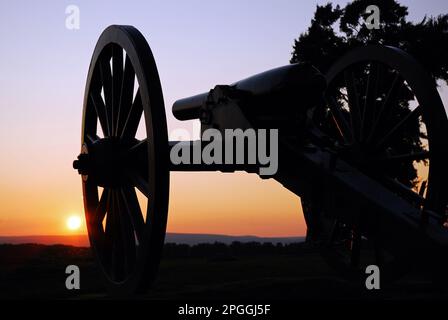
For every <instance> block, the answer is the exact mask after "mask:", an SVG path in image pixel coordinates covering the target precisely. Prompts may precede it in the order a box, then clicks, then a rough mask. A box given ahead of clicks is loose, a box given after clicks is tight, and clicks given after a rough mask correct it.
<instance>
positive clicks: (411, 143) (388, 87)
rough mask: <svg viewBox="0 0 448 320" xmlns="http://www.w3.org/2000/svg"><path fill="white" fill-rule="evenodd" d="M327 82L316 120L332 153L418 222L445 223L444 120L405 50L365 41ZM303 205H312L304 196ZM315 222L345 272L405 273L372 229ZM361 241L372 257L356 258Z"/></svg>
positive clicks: (330, 256)
mask: <svg viewBox="0 0 448 320" xmlns="http://www.w3.org/2000/svg"><path fill="white" fill-rule="evenodd" d="M327 82H328V90H327V94H326V101H327V104H326V107H324V108H323V109H322V110H320V112H318V113H317V114H316V117H315V121H316V123H317V124H318V125H319V126H320V127H321V128H322V130H323V131H325V132H326V133H327V134H328V135H329V136H330V137H331V138H332V139H333V141H334V143H335V146H336V147H335V148H336V149H337V150H338V154H340V155H341V157H342V158H344V160H346V161H348V162H349V163H351V164H352V165H354V166H356V167H357V168H359V169H361V170H362V171H364V172H365V173H366V174H367V175H369V176H370V177H372V178H374V179H376V180H378V181H379V182H381V183H382V184H383V185H385V186H387V187H388V188H389V190H391V191H392V192H394V193H396V194H398V195H400V196H401V197H403V198H405V199H406V200H407V201H409V202H410V203H413V204H414V206H416V207H417V208H419V209H421V210H422V212H423V214H422V221H423V222H425V221H427V220H428V216H429V215H430V214H432V213H436V214H437V215H435V216H436V218H437V220H438V222H443V221H444V220H445V208H446V205H447V196H446V190H445V188H444V186H443V181H445V179H446V177H447V170H446V169H445V168H444V167H443V163H447V160H448V159H447V155H446V152H445V151H446V150H447V147H448V145H447V141H446V137H447V133H448V132H447V129H448V126H447V124H448V121H447V118H446V114H445V110H444V108H443V104H442V102H441V99H440V96H439V95H438V93H437V90H436V88H435V82H434V80H433V79H432V78H431V77H430V76H429V75H428V74H427V73H426V72H425V71H424V70H423V68H422V67H421V66H420V65H419V64H418V63H417V62H416V61H415V60H414V59H413V58H411V57H410V56H409V55H408V54H406V53H405V52H403V51H401V50H399V49H396V48H391V47H384V46H367V47H363V48H359V49H356V50H354V51H352V52H350V53H348V54H347V55H346V56H344V57H343V58H342V59H340V60H339V61H338V62H337V63H336V64H335V65H334V66H333V67H332V68H331V69H330V70H329V72H328V74H327ZM423 140H424V141H423ZM423 161H424V162H423ZM304 207H306V208H308V209H310V207H313V205H312V204H311V205H310V204H309V203H306V201H305V205H304ZM325 215H326V216H330V217H331V213H330V214H328V213H325ZM321 224H322V225H324V226H322V229H323V230H325V231H323V233H324V234H325V235H324V238H325V240H326V242H327V243H326V250H325V251H324V253H325V256H326V258H327V260H330V261H329V262H330V264H332V265H333V266H335V267H336V268H338V269H339V270H340V271H342V272H343V273H345V274H346V275H350V276H356V277H357V276H359V275H361V274H362V275H364V266H365V265H368V264H380V265H382V266H384V267H385V268H386V272H387V276H389V277H391V278H393V277H395V274H394V273H395V272H396V271H398V273H399V274H402V273H403V270H402V269H401V270H400V269H399V268H402V267H403V264H402V263H399V262H400V260H401V262H404V260H405V258H406V256H407V253H406V252H401V253H394V254H391V253H389V252H387V251H386V250H384V246H383V245H382V244H381V243H378V242H377V241H376V235H375V234H366V233H365V232H364V230H359V226H357V225H354V224H353V223H350V224H347V223H344V222H343V221H340V220H336V219H333V220H332V219H327V220H326V221H321ZM366 244H367V246H368V247H370V248H371V250H370V253H371V254H372V253H373V255H374V257H373V259H372V258H363V257H362V256H363V249H362V248H363V247H366ZM364 251H366V250H364ZM364 255H365V252H364ZM386 260H387V262H386ZM398 266H400V267H399V268H397V267H398Z"/></svg>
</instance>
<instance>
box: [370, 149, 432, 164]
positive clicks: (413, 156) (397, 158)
mask: <svg viewBox="0 0 448 320" xmlns="http://www.w3.org/2000/svg"><path fill="white" fill-rule="evenodd" d="M429 156H430V152H429V151H422V152H412V153H406V154H399V155H394V156H386V157H382V158H379V159H378V161H382V162H404V161H419V160H425V159H429Z"/></svg>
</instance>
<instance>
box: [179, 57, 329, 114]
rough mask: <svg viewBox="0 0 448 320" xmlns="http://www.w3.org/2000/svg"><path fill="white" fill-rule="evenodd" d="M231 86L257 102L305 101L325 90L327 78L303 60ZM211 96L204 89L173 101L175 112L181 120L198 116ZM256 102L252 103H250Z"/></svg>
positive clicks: (301, 102) (302, 102)
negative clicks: (196, 93) (203, 91)
mask: <svg viewBox="0 0 448 320" xmlns="http://www.w3.org/2000/svg"><path fill="white" fill-rule="evenodd" d="M230 86H231V87H233V88H234V89H236V90H237V91H240V92H244V93H245V94H246V96H250V97H252V99H251V100H252V101H253V102H254V101H256V103H257V104H258V105H259V104H260V103H261V104H263V103H268V102H270V101H277V102H281V101H288V102H291V101H292V102H294V103H296V102H299V103H300V104H306V102H307V101H311V100H312V99H307V97H310V98H311V96H313V97H315V95H316V93H317V94H320V93H321V92H322V91H323V90H324V89H325V87H326V81H325V77H324V76H323V75H322V74H321V73H320V72H319V71H318V70H317V69H316V68H314V67H313V66H311V65H310V64H307V63H301V64H290V65H286V66H282V67H278V68H275V69H271V70H268V71H265V72H262V73H259V74H256V75H253V76H251V77H249V78H246V79H243V80H240V81H238V82H235V83H233V84H231V85H230ZM208 95H209V92H205V93H201V94H198V95H194V96H191V97H187V98H183V99H180V100H177V101H176V102H174V104H173V115H174V116H175V117H176V118H177V119H178V120H192V119H197V118H199V117H200V113H201V108H202V106H203V104H204V103H205V101H206V100H207V97H208ZM291 98H293V99H291ZM314 101H315V99H314ZM253 104H254V103H250V105H253ZM246 105H247V104H246ZM295 106H296V105H295ZM268 108H269V107H268ZM277 112H278V111H277Z"/></svg>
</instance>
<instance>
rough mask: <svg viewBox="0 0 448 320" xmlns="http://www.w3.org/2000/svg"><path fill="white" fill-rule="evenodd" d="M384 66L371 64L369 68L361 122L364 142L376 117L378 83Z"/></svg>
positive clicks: (361, 134)
mask: <svg viewBox="0 0 448 320" xmlns="http://www.w3.org/2000/svg"><path fill="white" fill-rule="evenodd" d="M381 70H382V66H381V65H380V64H378V63H375V62H371V63H370V67H369V74H368V78H367V85H366V92H365V100H364V108H363V113H362V121H361V132H360V139H361V141H362V140H364V139H365V138H366V137H367V136H369V133H370V132H371V130H372V125H373V123H374V120H375V119H374V117H375V107H376V98H377V92H378V82H379V79H380V73H381Z"/></svg>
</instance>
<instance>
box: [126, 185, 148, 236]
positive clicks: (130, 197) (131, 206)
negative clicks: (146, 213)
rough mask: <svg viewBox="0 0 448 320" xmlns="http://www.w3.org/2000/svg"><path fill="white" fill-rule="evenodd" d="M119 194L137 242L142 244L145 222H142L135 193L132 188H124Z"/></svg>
mask: <svg viewBox="0 0 448 320" xmlns="http://www.w3.org/2000/svg"><path fill="white" fill-rule="evenodd" d="M121 194H122V197H123V202H124V204H125V206H126V208H127V213H128V215H129V217H130V220H131V222H132V225H133V226H134V230H135V234H136V236H137V240H138V242H139V243H140V244H142V243H144V241H145V221H144V220H143V215H142V211H141V209H140V204H139V203H138V198H137V193H136V192H135V189H134V188H132V187H124V188H122V189H121Z"/></svg>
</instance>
